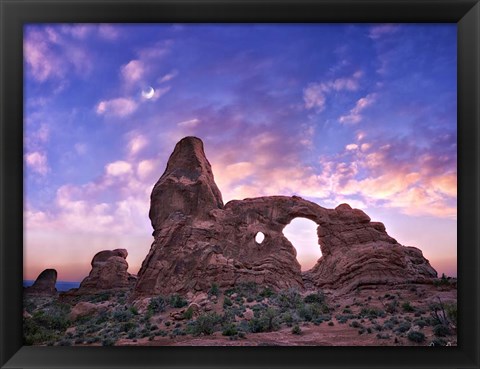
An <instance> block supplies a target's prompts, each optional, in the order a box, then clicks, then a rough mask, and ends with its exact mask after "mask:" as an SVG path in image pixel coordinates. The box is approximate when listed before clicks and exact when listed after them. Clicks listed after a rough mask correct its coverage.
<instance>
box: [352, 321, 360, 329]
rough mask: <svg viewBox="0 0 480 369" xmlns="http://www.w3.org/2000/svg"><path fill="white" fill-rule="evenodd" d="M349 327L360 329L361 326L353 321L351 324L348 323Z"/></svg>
mask: <svg viewBox="0 0 480 369" xmlns="http://www.w3.org/2000/svg"><path fill="white" fill-rule="evenodd" d="M350 327H352V328H362V327H363V325H361V324H360V323H359V322H358V321H356V320H354V321H353V322H351V323H350Z"/></svg>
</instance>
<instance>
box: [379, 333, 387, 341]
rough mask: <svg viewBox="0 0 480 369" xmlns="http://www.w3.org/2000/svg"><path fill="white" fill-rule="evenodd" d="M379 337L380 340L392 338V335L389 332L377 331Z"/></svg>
mask: <svg viewBox="0 0 480 369" xmlns="http://www.w3.org/2000/svg"><path fill="white" fill-rule="evenodd" d="M377 338H378V339H379V340H387V339H389V338H390V335H389V334H388V333H377Z"/></svg>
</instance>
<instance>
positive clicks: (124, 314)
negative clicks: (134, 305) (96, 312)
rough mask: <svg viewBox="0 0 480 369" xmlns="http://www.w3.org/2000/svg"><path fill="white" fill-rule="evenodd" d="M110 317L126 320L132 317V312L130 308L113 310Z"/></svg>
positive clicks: (116, 319)
mask: <svg viewBox="0 0 480 369" xmlns="http://www.w3.org/2000/svg"><path fill="white" fill-rule="evenodd" d="M112 318H113V319H114V320H115V321H117V322H128V321H129V320H130V319H132V318H133V314H132V312H131V311H130V310H121V309H119V310H115V311H114V312H113V314H112Z"/></svg>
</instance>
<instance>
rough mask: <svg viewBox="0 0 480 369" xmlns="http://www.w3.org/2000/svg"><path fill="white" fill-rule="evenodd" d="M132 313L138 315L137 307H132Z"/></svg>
mask: <svg viewBox="0 0 480 369" xmlns="http://www.w3.org/2000/svg"><path fill="white" fill-rule="evenodd" d="M130 312H131V313H132V314H133V315H138V310H137V308H136V307H135V306H130Z"/></svg>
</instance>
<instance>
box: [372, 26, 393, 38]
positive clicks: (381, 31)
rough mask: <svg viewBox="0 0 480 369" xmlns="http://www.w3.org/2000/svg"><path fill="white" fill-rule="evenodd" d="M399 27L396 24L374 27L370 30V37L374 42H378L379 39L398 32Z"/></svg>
mask: <svg viewBox="0 0 480 369" xmlns="http://www.w3.org/2000/svg"><path fill="white" fill-rule="evenodd" d="M398 29H399V27H398V26H397V25H395V24H382V25H378V26H373V27H371V28H370V31H369V33H368V37H370V38H371V39H372V40H378V39H379V38H381V37H383V36H385V35H389V34H392V33H395V32H397V31H398Z"/></svg>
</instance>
